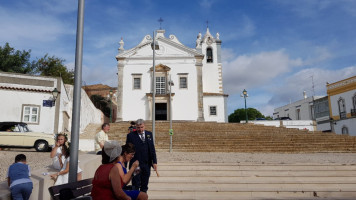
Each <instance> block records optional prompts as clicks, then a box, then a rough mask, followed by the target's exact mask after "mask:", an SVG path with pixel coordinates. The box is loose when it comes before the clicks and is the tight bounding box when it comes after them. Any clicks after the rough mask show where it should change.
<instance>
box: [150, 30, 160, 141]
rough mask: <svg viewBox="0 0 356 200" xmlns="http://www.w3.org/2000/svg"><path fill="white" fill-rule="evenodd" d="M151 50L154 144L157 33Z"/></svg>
mask: <svg viewBox="0 0 356 200" xmlns="http://www.w3.org/2000/svg"><path fill="white" fill-rule="evenodd" d="M151 48H152V51H153V56H152V60H153V75H152V89H153V91H152V137H153V143H155V141H156V137H155V136H156V134H155V128H156V127H155V121H156V102H155V97H156V64H155V56H156V49H157V50H158V49H159V46H158V43H157V42H156V33H155V31H153V42H152V43H151Z"/></svg>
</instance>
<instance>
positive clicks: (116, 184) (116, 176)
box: [109, 165, 131, 200]
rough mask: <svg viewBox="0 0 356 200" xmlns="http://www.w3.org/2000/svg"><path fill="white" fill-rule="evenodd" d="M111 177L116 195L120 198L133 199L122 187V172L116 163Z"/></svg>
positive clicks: (111, 171)
mask: <svg viewBox="0 0 356 200" xmlns="http://www.w3.org/2000/svg"><path fill="white" fill-rule="evenodd" d="M120 167H121V166H120ZM109 178H110V181H111V186H112V188H113V192H114V195H115V197H116V198H118V199H125V200H131V198H130V197H129V196H127V195H126V194H125V192H124V191H123V190H122V188H121V178H120V174H119V166H117V165H115V166H114V167H113V168H112V169H111V170H110V174H109Z"/></svg>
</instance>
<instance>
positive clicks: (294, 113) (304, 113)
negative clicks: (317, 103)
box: [273, 92, 322, 120]
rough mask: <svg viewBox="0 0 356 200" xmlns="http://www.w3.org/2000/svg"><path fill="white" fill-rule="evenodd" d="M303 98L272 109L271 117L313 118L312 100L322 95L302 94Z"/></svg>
mask: <svg viewBox="0 0 356 200" xmlns="http://www.w3.org/2000/svg"><path fill="white" fill-rule="evenodd" d="M303 96H304V99H301V100H299V101H296V102H293V103H290V104H287V105H285V106H282V107H279V108H276V109H274V112H273V118H274V119H276V118H282V117H289V118H291V119H292V120H315V116H314V107H313V101H314V100H317V99H319V98H322V96H312V97H307V96H306V93H305V92H304V94H303Z"/></svg>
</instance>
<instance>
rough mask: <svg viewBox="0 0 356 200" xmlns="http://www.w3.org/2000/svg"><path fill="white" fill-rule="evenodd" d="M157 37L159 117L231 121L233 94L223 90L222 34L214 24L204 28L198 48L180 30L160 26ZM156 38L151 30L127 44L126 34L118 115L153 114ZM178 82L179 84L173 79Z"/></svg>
mask: <svg viewBox="0 0 356 200" xmlns="http://www.w3.org/2000/svg"><path fill="white" fill-rule="evenodd" d="M155 41H156V43H158V49H156V50H155V79H156V95H155V100H154V101H155V112H154V113H155V119H156V120H163V121H164V120H170V117H171V118H172V120H175V121H176V120H184V121H216V122H227V105H226V104H227V97H228V95H227V94H224V92H223V80H222V61H221V40H220V38H219V34H218V33H217V34H216V36H215V37H213V36H212V35H211V34H210V32H209V29H207V31H206V33H205V35H204V36H202V35H201V34H200V33H199V34H198V37H197V40H196V48H195V49H194V48H189V47H187V46H185V45H183V44H182V43H181V42H180V41H179V40H178V38H177V37H176V36H175V35H169V37H168V38H167V37H165V31H164V30H157V34H156V35H155ZM151 44H153V38H152V36H150V35H146V36H145V37H144V38H143V40H142V41H141V42H140V43H139V44H138V45H137V46H136V47H134V48H131V49H128V50H125V49H124V42H123V40H122V39H121V41H120V48H119V53H118V55H117V56H116V59H117V68H118V91H117V98H118V102H117V103H118V105H117V118H116V119H117V120H116V121H130V120H136V119H138V118H142V119H144V120H152V114H153V112H152V108H153V106H152V103H153V99H152V96H153V88H154V87H153V81H152V80H153V71H154V70H153V50H152V47H151ZM172 83H173V84H174V85H173V84H172Z"/></svg>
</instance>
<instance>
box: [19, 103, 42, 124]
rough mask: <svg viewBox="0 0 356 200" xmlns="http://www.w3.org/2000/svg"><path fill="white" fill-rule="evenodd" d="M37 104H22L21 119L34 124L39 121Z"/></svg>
mask: <svg viewBox="0 0 356 200" xmlns="http://www.w3.org/2000/svg"><path fill="white" fill-rule="evenodd" d="M39 111H40V107H39V106H27V105H26V106H25V105H24V106H23V107H22V121H23V122H27V123H32V124H36V123H39V115H40V112H39Z"/></svg>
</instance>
